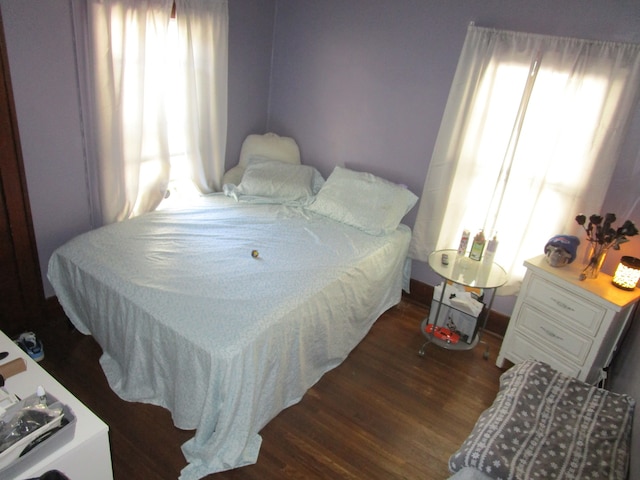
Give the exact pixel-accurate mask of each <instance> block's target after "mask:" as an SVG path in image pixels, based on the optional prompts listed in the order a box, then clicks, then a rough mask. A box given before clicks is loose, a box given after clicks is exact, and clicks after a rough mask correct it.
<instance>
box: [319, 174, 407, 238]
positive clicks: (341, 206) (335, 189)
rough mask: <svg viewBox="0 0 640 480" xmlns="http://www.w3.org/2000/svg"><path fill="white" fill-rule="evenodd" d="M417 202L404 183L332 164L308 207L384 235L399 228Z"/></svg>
mask: <svg viewBox="0 0 640 480" xmlns="http://www.w3.org/2000/svg"><path fill="white" fill-rule="evenodd" d="M417 201H418V197H416V196H415V195H414V194H413V193H412V192H411V191H409V190H408V189H407V188H405V187H403V186H400V185H398V184H395V183H392V182H389V181H388V180H385V179H383V178H380V177H376V176H375V175H372V174H371V173H365V172H356V171H353V170H349V169H346V168H342V167H335V168H334V170H333V172H332V173H331V175H330V176H329V178H328V179H327V181H326V182H325V184H324V185H323V186H322V188H321V189H320V191H319V192H318V195H317V196H316V199H315V201H314V202H313V203H312V204H311V205H309V207H308V209H309V210H311V211H313V212H316V213H319V214H320V215H324V216H326V217H329V218H332V219H333V220H336V221H338V222H341V223H346V224H348V225H351V226H354V227H356V228H359V229H360V230H364V231H365V232H367V233H370V234H372V235H386V234H388V233H390V232H393V231H394V230H395V229H396V228H398V225H399V224H400V221H401V220H402V217H404V216H405V215H406V214H407V212H408V211H409V210H411V208H413V206H414V205H415V204H416V202H417Z"/></svg>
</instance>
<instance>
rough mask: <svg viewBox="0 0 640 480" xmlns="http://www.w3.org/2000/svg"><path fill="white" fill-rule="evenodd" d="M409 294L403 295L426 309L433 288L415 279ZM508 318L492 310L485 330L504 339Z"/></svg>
mask: <svg viewBox="0 0 640 480" xmlns="http://www.w3.org/2000/svg"><path fill="white" fill-rule="evenodd" d="M409 288H410V290H411V292H410V293H406V292H404V295H405V296H407V297H408V298H410V299H411V300H412V301H414V302H418V303H421V304H423V305H426V306H427V307H430V306H431V300H432V299H433V287H432V286H431V285H427V284H426V283H423V282H420V281H418V280H415V279H413V278H412V279H411V281H410V283H409ZM509 319H510V317H509V316H507V315H505V314H503V313H500V312H496V311H495V310H492V311H491V312H489V318H488V319H487V325H486V330H487V331H489V332H491V333H493V334H495V335H498V336H499V337H504V335H505V333H506V332H507V326H508V325H509Z"/></svg>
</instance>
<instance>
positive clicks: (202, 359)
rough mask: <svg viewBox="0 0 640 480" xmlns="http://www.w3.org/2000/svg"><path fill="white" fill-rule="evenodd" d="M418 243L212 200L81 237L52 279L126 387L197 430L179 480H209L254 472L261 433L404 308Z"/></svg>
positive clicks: (404, 234)
mask: <svg viewBox="0 0 640 480" xmlns="http://www.w3.org/2000/svg"><path fill="white" fill-rule="evenodd" d="M409 239H410V231H409V229H408V228H407V227H404V226H402V225H401V226H400V228H399V229H398V230H397V231H396V232H394V233H393V234H391V235H388V236H385V237H375V236H371V235H367V234H365V233H362V232H360V231H359V230H357V229H354V228H352V227H349V226H345V225H342V224H339V223H337V222H334V221H332V220H329V219H326V218H324V217H320V216H317V215H311V214H308V213H305V211H304V210H302V209H300V208H293V207H284V206H280V205H247V204H237V203H234V202H232V201H230V200H229V199H227V198H225V197H219V196H213V198H209V199H206V200H205V201H204V203H203V205H202V206H198V207H194V208H191V209H189V210H179V211H178V210H175V211H159V212H154V213H151V214H147V215H143V216H141V217H138V218H135V219H132V220H128V221H125V222H121V223H118V224H113V225H109V226H106V227H103V228H101V229H98V230H95V231H92V232H88V233H86V234H84V235H81V236H79V237H77V238H76V239H74V240H72V241H70V242H69V243H67V244H66V245H64V246H62V247H60V248H59V249H58V250H57V251H56V252H54V254H53V256H52V258H51V260H50V262H49V271H48V276H49V279H50V281H51V283H52V285H53V286H54V288H55V291H56V294H57V297H58V300H59V301H60V303H61V305H62V306H63V308H64V309H65V312H66V313H67V315H68V316H69V318H70V319H71V321H72V322H73V324H74V325H75V326H76V328H78V330H80V331H81V332H83V333H85V334H91V335H93V336H94V337H95V339H96V341H97V342H98V343H99V344H100V345H101V347H102V349H103V352H104V353H103V356H102V358H101V360H100V362H101V365H102V368H103V369H104V372H105V374H106V377H107V379H108V381H109V384H110V385H111V387H112V388H113V390H114V391H115V392H116V393H117V394H118V395H119V396H120V397H121V398H123V399H125V400H130V401H140V402H147V403H152V404H156V405H160V406H163V407H165V408H167V409H168V410H170V411H171V413H172V417H173V421H174V423H175V425H176V426H177V427H179V428H182V429H196V433H195V436H194V437H193V438H192V439H191V440H189V441H188V442H186V443H185V444H184V445H183V447H182V449H183V453H184V455H185V457H186V459H187V461H188V462H189V464H188V465H187V466H186V467H185V468H184V470H183V471H182V475H181V477H180V478H182V479H196V478H201V477H203V476H206V475H208V474H210V473H213V472H217V471H222V470H226V469H231V468H235V467H239V466H243V465H248V464H252V463H255V461H256V460H257V457H258V452H259V449H260V443H261V437H260V436H259V434H258V432H259V431H260V430H261V429H262V428H263V427H264V426H265V425H266V424H267V423H268V422H269V421H270V420H271V419H272V418H273V417H275V416H276V415H277V414H278V413H279V412H280V411H282V410H283V409H284V408H286V407H288V406H290V405H292V404H294V403H297V402H298V401H299V400H300V399H301V397H302V396H303V395H304V393H305V392H306V391H307V390H308V389H309V388H310V387H311V386H312V385H313V384H314V383H316V382H317V381H318V380H319V379H320V377H321V376H322V375H323V373H325V372H327V371H328V370H330V369H332V368H334V367H336V366H337V365H339V364H340V363H341V362H342V361H343V360H344V359H345V358H346V356H347V355H348V353H349V352H350V351H351V350H352V349H353V348H354V347H355V346H356V345H357V344H358V343H359V342H360V340H361V339H362V338H363V337H364V336H365V335H366V333H367V332H368V331H369V329H370V327H371V325H372V324H373V322H374V321H375V320H376V319H377V318H378V317H379V316H380V315H381V314H382V313H383V312H384V311H385V310H387V309H388V308H390V307H391V306H393V305H395V304H397V303H398V302H399V301H400V296H401V288H402V287H403V286H405V288H406V287H408V278H409V277H408V268H407V265H408V263H407V261H406V255H407V249H408V245H409ZM254 249H255V250H257V251H258V252H259V257H258V258H257V259H256V258H253V257H252V255H251V252H252V250H254Z"/></svg>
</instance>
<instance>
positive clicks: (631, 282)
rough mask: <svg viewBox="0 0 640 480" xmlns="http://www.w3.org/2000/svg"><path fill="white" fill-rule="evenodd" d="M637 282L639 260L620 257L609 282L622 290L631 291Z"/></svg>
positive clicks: (639, 271) (639, 274) (639, 268)
mask: <svg viewBox="0 0 640 480" xmlns="http://www.w3.org/2000/svg"><path fill="white" fill-rule="evenodd" d="M638 280H640V259H637V258H635V257H626V256H625V257H622V258H621V259H620V263H619V264H618V268H616V273H614V275H613V280H612V281H611V282H612V283H613V284H614V285H615V286H616V287H618V288H621V289H622V290H633V289H634V288H636V284H637V283H638Z"/></svg>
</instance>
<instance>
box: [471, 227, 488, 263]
mask: <svg viewBox="0 0 640 480" xmlns="http://www.w3.org/2000/svg"><path fill="white" fill-rule="evenodd" d="M485 243H486V242H485V238H484V231H483V230H480V231H479V232H478V233H477V234H476V236H475V237H473V244H472V245H471V252H469V258H470V259H471V260H478V261H479V260H480V259H482V252H483V251H484V245H485Z"/></svg>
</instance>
